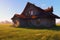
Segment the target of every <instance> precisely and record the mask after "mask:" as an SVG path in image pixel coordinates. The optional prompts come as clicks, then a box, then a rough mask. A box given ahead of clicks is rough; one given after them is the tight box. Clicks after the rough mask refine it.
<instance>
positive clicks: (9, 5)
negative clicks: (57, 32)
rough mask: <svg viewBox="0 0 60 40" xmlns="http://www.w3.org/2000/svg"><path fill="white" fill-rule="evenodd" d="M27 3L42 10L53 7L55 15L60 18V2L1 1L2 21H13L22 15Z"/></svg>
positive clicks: (56, 0)
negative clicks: (14, 17)
mask: <svg viewBox="0 0 60 40" xmlns="http://www.w3.org/2000/svg"><path fill="white" fill-rule="evenodd" d="M27 2H31V3H33V4H35V5H36V6H38V7H40V8H42V9H46V8H48V7H51V6H53V8H54V12H53V13H54V14H56V15H58V16H60V0H0V21H4V20H8V21H11V18H12V17H13V15H14V14H16V13H18V14H21V12H22V11H23V9H24V7H25V6H26V4H27Z"/></svg>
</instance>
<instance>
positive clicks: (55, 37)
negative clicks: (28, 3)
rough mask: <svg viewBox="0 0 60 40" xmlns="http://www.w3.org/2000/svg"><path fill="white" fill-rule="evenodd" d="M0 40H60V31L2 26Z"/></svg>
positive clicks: (0, 27)
mask: <svg viewBox="0 0 60 40" xmlns="http://www.w3.org/2000/svg"><path fill="white" fill-rule="evenodd" d="M0 40H60V30H52V29H28V28H15V27H12V26H11V24H0Z"/></svg>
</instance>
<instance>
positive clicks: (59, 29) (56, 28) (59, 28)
mask: <svg viewBox="0 0 60 40" xmlns="http://www.w3.org/2000/svg"><path fill="white" fill-rule="evenodd" d="M18 28H26V29H38V30H40V29H48V30H56V31H60V26H53V27H18Z"/></svg>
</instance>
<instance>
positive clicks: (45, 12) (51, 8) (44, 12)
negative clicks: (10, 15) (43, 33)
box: [15, 2, 60, 19]
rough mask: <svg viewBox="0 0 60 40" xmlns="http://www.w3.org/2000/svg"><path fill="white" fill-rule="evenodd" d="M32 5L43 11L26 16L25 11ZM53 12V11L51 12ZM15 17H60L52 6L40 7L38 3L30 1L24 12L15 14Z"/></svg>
mask: <svg viewBox="0 0 60 40" xmlns="http://www.w3.org/2000/svg"><path fill="white" fill-rule="evenodd" d="M30 5H32V6H34V7H35V8H37V9H38V10H39V11H42V12H43V13H40V14H39V15H32V16H29V17H26V16H25V15H24V12H25V10H26V9H27V8H29V6H30ZM50 12H51V13H50ZM15 17H19V18H22V19H27V18H28V19H29V18H30V19H35V18H60V17H58V16H57V15H55V14H53V7H50V8H47V9H41V8H40V7H37V6H36V5H34V4H32V3H30V2H28V3H27V5H26V7H25V9H24V10H23V12H22V14H21V15H17V14H15Z"/></svg>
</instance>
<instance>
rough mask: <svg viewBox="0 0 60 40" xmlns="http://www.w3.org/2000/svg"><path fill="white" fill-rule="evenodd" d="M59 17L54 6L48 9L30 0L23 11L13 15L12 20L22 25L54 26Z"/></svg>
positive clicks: (16, 24)
mask: <svg viewBox="0 0 60 40" xmlns="http://www.w3.org/2000/svg"><path fill="white" fill-rule="evenodd" d="M56 18H59V17H58V16H57V15H55V14H53V7H49V8H47V9H41V8H40V7H37V6H36V5H34V4H32V3H30V2H28V3H27V5H26V7H25V9H24V10H23V12H22V13H21V14H20V15H19V14H15V15H14V16H13V17H12V21H13V23H14V25H15V26H21V27H33V26H35V27H38V28H40V27H43V26H45V27H52V26H54V25H56V23H55V22H56V21H55V19H56Z"/></svg>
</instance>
